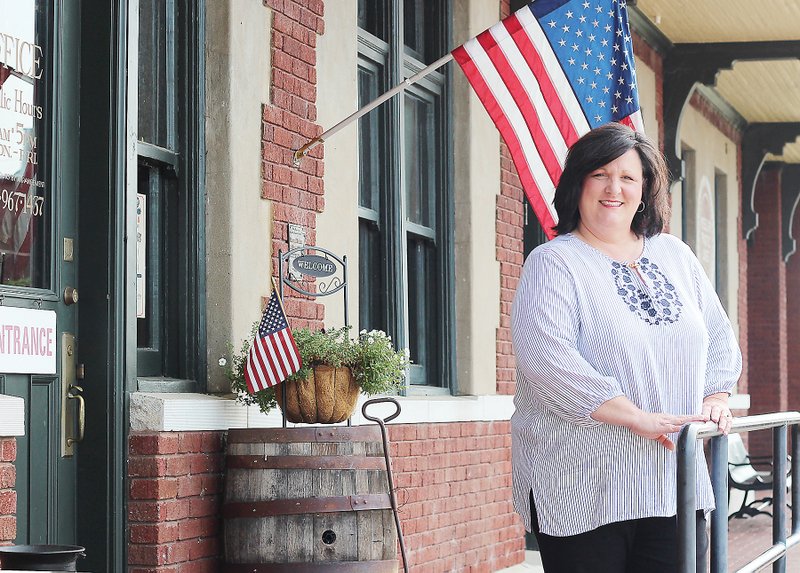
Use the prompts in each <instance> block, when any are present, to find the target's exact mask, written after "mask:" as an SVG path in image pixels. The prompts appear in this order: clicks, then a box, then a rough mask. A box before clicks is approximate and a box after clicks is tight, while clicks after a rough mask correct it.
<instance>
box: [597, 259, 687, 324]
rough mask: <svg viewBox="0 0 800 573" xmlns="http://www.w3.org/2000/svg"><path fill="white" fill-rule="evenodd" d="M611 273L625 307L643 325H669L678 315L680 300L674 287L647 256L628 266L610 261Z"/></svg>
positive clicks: (680, 305)
mask: <svg viewBox="0 0 800 573" xmlns="http://www.w3.org/2000/svg"><path fill="white" fill-rule="evenodd" d="M611 275H612V276H613V277H614V284H615V285H616V287H617V294H619V296H620V297H621V298H622V300H623V301H624V302H625V304H626V305H627V306H628V309H629V310H630V311H631V312H633V313H636V314H637V315H638V316H639V318H641V319H642V320H644V321H645V322H646V323H647V324H652V325H659V324H672V323H673V322H676V321H677V320H678V318H679V317H680V315H681V308H682V307H683V303H681V301H680V298H679V297H678V293H677V291H676V290H675V286H674V285H673V284H672V283H670V282H669V281H668V280H667V277H665V276H664V273H662V272H661V269H659V268H658V265H656V264H655V263H654V262H652V261H650V259H648V258H647V257H642V258H641V259H639V261H638V262H636V263H632V264H631V265H623V264H622V263H618V262H616V261H613V262H612V263H611Z"/></svg>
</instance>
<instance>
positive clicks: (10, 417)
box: [0, 394, 25, 438]
mask: <svg viewBox="0 0 800 573" xmlns="http://www.w3.org/2000/svg"><path fill="white" fill-rule="evenodd" d="M24 435H25V400H23V399H22V398H17V397H16V396H6V395H5V394H0V437H4V438H7V437H11V436H24Z"/></svg>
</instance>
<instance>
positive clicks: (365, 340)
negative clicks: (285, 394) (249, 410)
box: [225, 323, 411, 413]
mask: <svg viewBox="0 0 800 573" xmlns="http://www.w3.org/2000/svg"><path fill="white" fill-rule="evenodd" d="M257 328H258V323H255V324H254V325H253V329H252V332H251V337H250V338H249V339H247V340H245V341H244V342H243V343H242V346H241V348H240V349H239V352H238V353H237V352H235V351H234V348H233V346H231V345H229V347H228V351H229V352H230V355H231V361H230V363H229V364H227V367H226V370H225V373H226V375H227V376H228V379H229V380H230V381H231V389H232V390H233V391H234V392H236V393H237V394H238V400H239V401H240V402H242V403H243V404H247V405H251V404H256V405H258V407H259V409H260V410H261V411H262V412H264V413H267V412H269V411H270V410H272V408H274V407H275V406H276V405H277V401H276V397H275V396H276V395H275V391H276V390H279V389H280V385H278V386H276V387H273V388H268V389H266V390H259V391H258V392H256V393H255V394H250V393H248V391H247V383H246V382H245V380H244V368H245V365H246V363H247V353H248V352H249V351H250V344H251V342H252V340H253V339H254V338H255V335H256V330H257ZM292 334H293V336H294V340H295V343H297V348H298V350H299V351H300V357H301V359H302V362H303V365H302V368H301V369H300V371H299V372H297V373H295V374H293V375H291V376H290V377H289V379H290V380H302V379H304V378H306V377H307V376H308V375H309V373H310V372H311V369H312V368H313V367H314V366H317V365H320V364H325V365H328V366H335V367H339V366H349V367H350V369H351V370H352V371H353V376H354V377H355V380H356V382H357V383H358V385H359V386H360V387H361V391H362V392H364V393H365V394H367V395H370V396H371V395H374V394H387V393H396V392H398V391H399V390H401V389H402V388H403V381H404V379H405V373H406V370H407V369H408V366H409V364H410V362H411V361H410V360H409V358H408V356H409V355H408V350H407V349H405V350H402V351H396V350H395V349H394V347H393V345H392V339H391V338H390V337H389V336H387V335H386V333H384V332H383V331H380V330H372V331H369V332H367V331H366V330H362V331H361V332H360V333H359V335H358V337H357V338H356V339H351V338H350V336H349V334H350V327H344V328H339V329H334V330H328V331H324V330H320V331H316V332H312V331H311V330H309V329H307V328H299V329H297V330H295V331H293V332H292Z"/></svg>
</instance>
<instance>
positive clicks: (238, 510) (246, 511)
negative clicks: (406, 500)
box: [222, 493, 392, 518]
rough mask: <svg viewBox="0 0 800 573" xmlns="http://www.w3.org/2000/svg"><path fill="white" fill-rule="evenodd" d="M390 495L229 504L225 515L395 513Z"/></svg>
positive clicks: (226, 504) (223, 511)
mask: <svg viewBox="0 0 800 573" xmlns="http://www.w3.org/2000/svg"><path fill="white" fill-rule="evenodd" d="M391 507H392V506H391V502H390V500H389V494H388V493H377V494H369V495H341V496H331V497H306V498H300V497H296V498H293V499H275V500H270V501H248V502H226V503H225V504H224V505H223V506H222V515H223V516H224V517H226V518H228V517H230V518H236V517H243V518H247V517H268V516H275V515H298V514H301V513H338V512H348V511H367V510H370V509H391Z"/></svg>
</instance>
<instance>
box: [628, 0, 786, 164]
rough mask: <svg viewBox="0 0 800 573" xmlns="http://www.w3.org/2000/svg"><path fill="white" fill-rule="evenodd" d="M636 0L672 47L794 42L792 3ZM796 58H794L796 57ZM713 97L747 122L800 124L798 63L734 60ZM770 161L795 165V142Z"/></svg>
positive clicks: (779, 0) (782, 0)
mask: <svg viewBox="0 0 800 573" xmlns="http://www.w3.org/2000/svg"><path fill="white" fill-rule="evenodd" d="M757 4H758V9H754V8H753V6H754V2H753V1H752V0H638V1H637V2H636V7H637V8H638V10H639V12H641V13H642V14H643V15H644V16H645V17H647V18H648V19H649V20H650V22H651V23H652V24H653V26H655V27H656V28H657V29H658V30H659V31H660V32H661V33H662V34H664V36H666V38H667V39H669V41H670V42H672V43H673V44H681V43H712V42H755V41H760V42H762V41H776V40H800V2H797V0H769V1H768V2H758V3H757ZM798 56H800V54H798ZM714 89H715V90H716V91H717V93H718V94H719V95H720V96H721V97H722V98H723V99H725V100H726V101H727V102H728V103H730V104H731V106H732V107H733V108H734V109H735V110H736V111H737V112H738V113H739V114H740V115H741V116H742V117H743V118H744V119H745V120H747V121H748V122H800V60H797V59H792V60H761V61H739V62H736V63H735V64H734V66H733V69H731V70H723V71H721V72H720V73H719V74H718V76H717V84H716V86H715V88H714ZM769 158H770V159H777V160H781V161H786V162H787V163H800V143H797V142H795V143H791V144H788V145H786V146H785V147H784V152H783V155H782V156H780V157H776V156H770V157H769Z"/></svg>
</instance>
